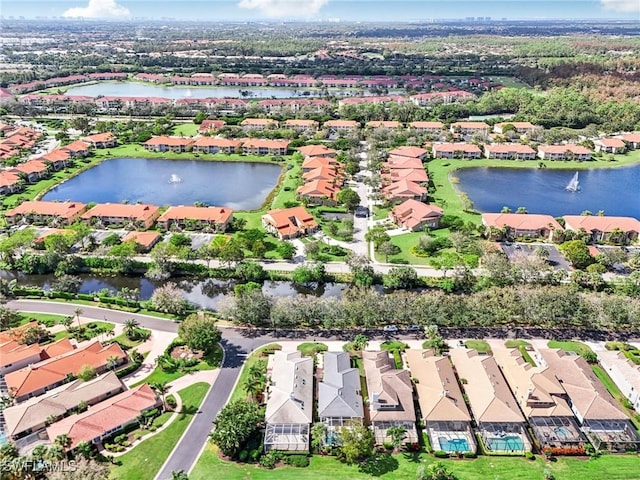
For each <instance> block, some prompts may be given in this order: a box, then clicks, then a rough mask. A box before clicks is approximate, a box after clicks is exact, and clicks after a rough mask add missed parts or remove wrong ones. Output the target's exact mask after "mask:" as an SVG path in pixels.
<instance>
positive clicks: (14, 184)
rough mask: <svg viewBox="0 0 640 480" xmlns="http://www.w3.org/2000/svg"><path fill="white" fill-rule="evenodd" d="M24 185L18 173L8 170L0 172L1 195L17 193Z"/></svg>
mask: <svg viewBox="0 0 640 480" xmlns="http://www.w3.org/2000/svg"><path fill="white" fill-rule="evenodd" d="M22 184H23V182H22V179H21V178H20V176H19V175H18V174H17V173H15V172H9V171H7V170H3V171H0V194H2V195H7V194H11V193H16V192H17V191H19V190H20V189H22Z"/></svg>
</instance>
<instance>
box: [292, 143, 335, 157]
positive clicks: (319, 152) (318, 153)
mask: <svg viewBox="0 0 640 480" xmlns="http://www.w3.org/2000/svg"><path fill="white" fill-rule="evenodd" d="M298 151H299V152H300V153H301V154H302V155H304V156H305V157H335V156H336V154H337V153H338V152H337V151H335V150H334V149H333V148H328V147H325V146H324V145H306V146H304V147H300V148H298Z"/></svg>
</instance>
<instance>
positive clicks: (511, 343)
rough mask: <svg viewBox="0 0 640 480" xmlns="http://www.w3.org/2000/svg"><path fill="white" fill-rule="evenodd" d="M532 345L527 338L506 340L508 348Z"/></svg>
mask: <svg viewBox="0 0 640 480" xmlns="http://www.w3.org/2000/svg"><path fill="white" fill-rule="evenodd" d="M530 345H531V344H530V343H529V342H527V341H526V340H507V341H506V342H504V346H505V347H506V348H518V347H528V346H530Z"/></svg>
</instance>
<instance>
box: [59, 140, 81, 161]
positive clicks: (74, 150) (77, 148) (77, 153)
mask: <svg viewBox="0 0 640 480" xmlns="http://www.w3.org/2000/svg"><path fill="white" fill-rule="evenodd" d="M89 147H90V145H89V144H88V143H87V142H83V141H82V140H76V141H75V142H71V143H69V144H68V145H65V146H64V147H62V148H61V149H58V150H66V151H67V152H69V155H71V156H72V157H74V158H75V157H87V156H89ZM58 150H54V151H53V152H56V151H58ZM53 152H51V153H53Z"/></svg>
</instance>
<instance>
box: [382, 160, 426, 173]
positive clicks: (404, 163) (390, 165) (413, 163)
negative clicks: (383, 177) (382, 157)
mask: <svg viewBox="0 0 640 480" xmlns="http://www.w3.org/2000/svg"><path fill="white" fill-rule="evenodd" d="M382 169H383V170H384V171H387V172H389V171H391V170H407V169H419V170H423V171H424V165H423V163H422V160H420V159H419V158H414V157H398V156H390V157H389V158H387V161H386V162H384V163H383V164H382Z"/></svg>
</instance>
